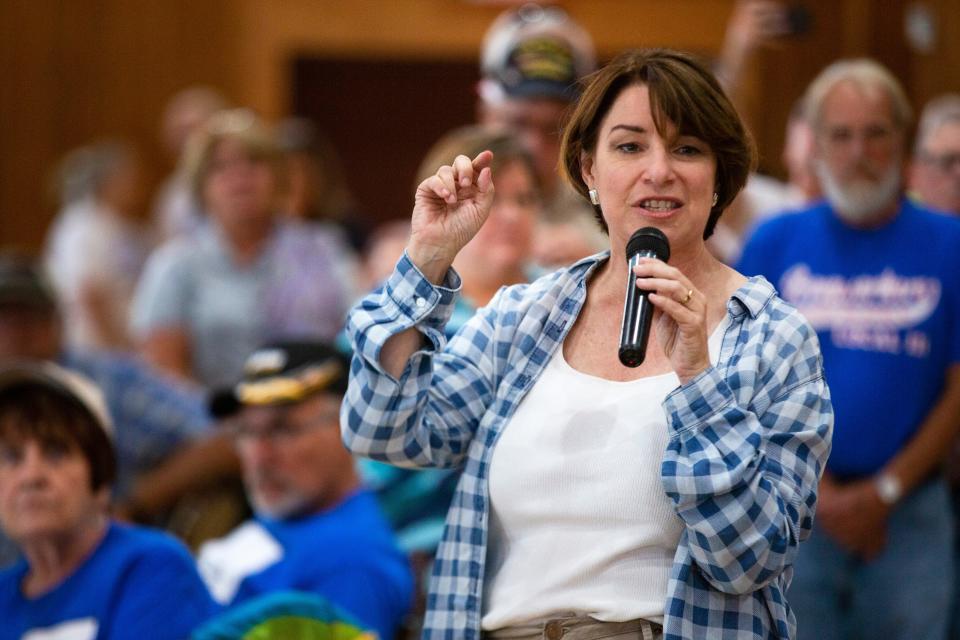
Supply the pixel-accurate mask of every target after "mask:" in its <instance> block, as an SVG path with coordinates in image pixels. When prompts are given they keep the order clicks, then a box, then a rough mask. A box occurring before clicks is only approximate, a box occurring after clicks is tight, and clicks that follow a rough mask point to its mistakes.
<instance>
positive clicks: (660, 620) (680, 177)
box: [342, 50, 833, 640]
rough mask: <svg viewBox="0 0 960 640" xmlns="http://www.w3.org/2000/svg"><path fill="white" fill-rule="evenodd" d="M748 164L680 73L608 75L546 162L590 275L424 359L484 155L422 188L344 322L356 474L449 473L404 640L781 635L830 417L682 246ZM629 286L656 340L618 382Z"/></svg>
mask: <svg viewBox="0 0 960 640" xmlns="http://www.w3.org/2000/svg"><path fill="white" fill-rule="evenodd" d="M749 140H750V139H749V136H748V134H747V132H746V131H745V129H744V127H743V125H742V123H741V121H740V119H739V118H738V116H737V114H736V111H735V110H734V108H733V107H732V105H731V104H730V102H729V100H728V99H727V97H726V96H725V95H724V94H723V91H722V90H721V89H720V87H719V85H718V84H717V82H716V80H715V79H714V78H713V76H712V75H711V74H710V73H709V72H708V71H707V70H706V69H705V67H704V66H703V65H702V64H701V63H699V62H698V61H696V60H695V59H694V58H692V57H690V56H688V55H686V54H683V53H679V52H673V51H667V50H650V51H637V52H630V53H627V54H624V55H622V56H620V57H618V58H617V59H616V60H614V61H613V62H611V63H610V64H609V65H608V66H607V67H605V68H604V69H603V70H601V71H599V72H598V73H597V74H595V75H594V76H592V77H591V80H590V83H589V85H588V86H587V88H586V89H585V91H584V94H583V96H582V97H581V99H580V101H579V103H578V105H577V107H576V109H575V111H574V113H573V115H572V118H571V121H570V123H569V125H568V128H567V130H566V132H565V134H564V143H563V157H564V167H565V169H566V173H567V177H568V178H569V179H570V180H571V181H572V182H573V184H574V186H575V187H576V188H577V189H578V190H579V191H580V193H582V194H584V195H588V194H589V197H590V199H591V201H592V202H593V203H594V204H595V207H596V211H597V215H598V217H599V219H600V220H601V224H602V225H603V226H604V227H605V228H606V229H607V230H608V232H609V237H610V249H609V253H608V254H601V255H598V256H593V257H591V258H587V259H585V260H582V261H580V262H578V263H576V264H574V265H572V266H571V267H568V268H566V269H561V270H560V271H557V272H555V273H553V274H550V275H548V276H545V277H543V278H541V279H539V280H538V281H536V282H534V283H533V284H530V285H518V286H514V287H509V288H507V289H504V290H502V291H501V292H500V293H498V294H497V295H496V296H495V297H494V299H493V300H491V302H490V304H489V305H488V306H487V307H485V308H484V309H481V310H480V311H479V312H478V313H477V315H476V316H474V317H473V318H472V319H471V320H470V321H469V322H468V323H467V324H466V325H465V326H464V327H463V328H462V329H461V330H460V332H459V333H458V334H457V335H456V336H455V337H454V338H453V339H451V340H450V341H449V343H445V341H444V339H443V335H442V332H441V328H442V327H443V324H444V321H445V319H446V317H447V314H448V313H449V310H450V307H451V304H452V302H453V300H454V299H455V298H456V294H457V291H458V289H459V288H460V279H459V276H458V275H457V274H456V272H455V271H453V270H452V269H451V265H452V264H453V262H454V259H455V257H456V256H457V254H458V253H459V251H460V249H461V248H462V247H463V246H464V245H465V244H466V242H467V241H468V240H469V239H470V238H471V237H473V235H475V234H476V233H477V232H478V230H479V229H480V227H481V225H482V224H483V222H484V219H485V218H486V217H487V215H488V212H489V208H490V204H491V202H492V200H493V197H494V191H493V181H492V175H491V170H490V168H489V165H490V162H491V156H490V154H489V153H487V152H484V153H481V154H479V155H478V156H477V157H476V158H474V159H473V160H471V159H470V158H466V157H463V156H461V157H458V158H457V159H456V160H455V161H454V163H453V164H452V165H448V166H443V167H441V168H440V169H439V170H438V171H437V173H436V174H435V175H433V176H431V177H430V178H428V179H427V180H425V181H424V182H423V183H421V185H420V187H419V188H418V190H417V195H416V204H415V206H414V211H413V217H412V226H413V232H412V234H411V239H410V243H409V244H408V246H407V250H406V253H405V255H404V257H403V258H402V259H401V260H400V262H399V263H398V265H397V269H396V271H395V272H394V273H393V275H392V276H391V277H390V279H389V280H388V281H387V283H386V285H385V286H384V287H383V289H382V290H381V291H379V292H378V293H376V294H374V295H372V296H370V297H369V298H367V299H366V300H364V301H363V302H362V303H361V304H360V305H359V306H358V307H357V308H356V309H354V310H353V312H352V313H351V315H350V316H349V318H348V332H349V333H350V334H351V336H352V338H353V340H354V344H355V345H356V355H355V361H354V365H353V378H352V380H351V386H350V389H349V391H348V394H347V397H346V399H345V402H344V406H343V411H342V423H343V427H344V441H345V443H346V444H347V446H348V447H350V448H351V449H352V450H353V451H355V452H357V453H361V454H364V455H368V456H372V457H376V458H379V459H382V460H386V461H388V462H393V463H397V464H404V465H419V466H441V467H455V468H461V469H463V474H462V476H461V478H460V482H459V485H458V487H457V494H456V496H455V498H454V501H453V505H452V507H451V510H450V513H449V514H448V516H447V526H446V528H445V531H444V539H443V541H442V542H441V545H440V548H439V550H438V554H437V560H436V563H435V566H434V575H433V582H432V584H431V590H432V594H431V597H430V599H429V604H430V608H429V610H428V612H427V615H426V621H425V627H426V628H425V632H424V637H425V638H443V637H458V638H466V639H468V640H469V639H474V640H476V639H477V638H479V637H480V636H481V635H482V634H485V635H486V636H487V637H492V638H500V637H510V638H543V637H547V638H559V637H560V636H561V635H563V636H564V637H566V638H613V637H615V638H641V637H642V638H651V637H660V636H661V634H662V635H663V637H666V638H670V639H675V640H679V639H681V638H706V637H709V638H748V637H749V638H754V637H755V638H772V637H780V638H789V637H791V636H792V635H793V634H794V630H795V622H794V619H793V616H792V615H791V613H790V608H789V606H788V605H787V603H786V599H785V591H786V588H787V585H788V583H789V579H790V575H791V571H790V567H791V564H792V562H793V561H794V558H795V557H796V554H797V549H798V545H799V542H800V541H801V540H802V539H803V538H805V537H806V536H807V535H808V534H809V532H810V526H811V524H812V520H813V510H814V505H815V503H816V489H817V480H818V477H819V475H820V473H821V471H822V468H823V464H824V462H825V461H826V458H827V454H828V453H829V449H830V440H829V438H830V433H831V429H832V415H833V414H832V410H831V405H830V402H829V393H828V390H827V387H826V384H825V382H824V379H823V371H822V368H821V362H820V352H819V345H818V343H817V340H816V336H815V334H814V332H813V330H812V329H811V327H810V326H809V324H808V323H807V322H806V321H805V320H804V319H803V318H802V317H801V316H800V315H799V314H798V313H797V312H796V311H795V310H794V309H793V308H792V307H790V306H788V305H787V304H785V303H784V302H783V301H782V300H780V299H779V298H777V296H776V294H775V292H774V290H773V288H772V287H771V286H770V285H769V284H768V283H767V282H766V281H764V280H762V279H760V278H756V279H749V280H748V279H747V278H745V277H743V276H742V275H740V274H739V273H737V272H735V271H733V270H732V269H730V268H729V267H726V266H725V265H723V264H722V263H720V262H719V261H717V260H716V259H715V258H713V257H712V256H711V254H710V253H709V252H708V251H707V249H706V247H705V245H704V239H705V238H706V237H708V236H709V235H710V233H711V231H712V230H713V227H714V225H715V224H716V221H717V218H718V217H719V216H720V214H721V213H722V212H723V209H724V207H726V206H727V205H728V204H729V203H730V201H731V200H732V199H733V198H734V196H735V195H736V194H737V192H738V190H739V189H740V188H741V187H742V186H743V183H744V181H745V180H746V176H747V174H748V172H749V170H750V167H751V165H752V162H753V157H754V155H753V150H752V146H751V144H750V141H749ZM648 226H652V227H655V228H657V229H659V230H660V231H662V232H663V234H665V236H666V237H667V238H668V240H669V243H670V246H671V247H672V251H671V254H672V255H671V257H670V260H669V264H667V263H664V262H662V261H660V260H656V259H645V260H643V261H642V262H641V263H640V264H639V265H638V266H637V267H636V268H635V269H634V271H633V273H631V274H630V277H629V278H628V274H627V267H626V255H625V254H626V252H625V248H624V246H625V244H626V242H627V240H628V238H630V237H631V235H632V234H633V233H634V231H636V230H637V229H638V228H641V227H648ZM634 276H636V277H637V279H636V281H635V284H636V286H637V287H639V288H641V289H643V290H645V291H648V292H649V300H650V303H652V304H653V305H654V307H655V308H656V317H655V319H654V323H653V327H652V331H651V337H650V344H649V346H648V349H647V355H646V359H645V360H644V361H643V363H642V364H641V365H640V366H638V367H636V368H627V367H625V366H623V365H622V364H621V363H620V362H619V360H618V357H617V346H618V336H619V330H620V327H619V323H620V317H621V311H622V310H623V308H624V297H625V284H627V283H633V282H634ZM625 281H626V282H625Z"/></svg>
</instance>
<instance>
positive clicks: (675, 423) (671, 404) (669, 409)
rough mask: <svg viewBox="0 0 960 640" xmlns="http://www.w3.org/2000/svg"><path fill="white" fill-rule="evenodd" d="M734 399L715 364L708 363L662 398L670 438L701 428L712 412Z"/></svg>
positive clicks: (689, 434) (687, 435)
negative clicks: (695, 374)
mask: <svg viewBox="0 0 960 640" xmlns="http://www.w3.org/2000/svg"><path fill="white" fill-rule="evenodd" d="M733 401H734V395H733V390H732V389H731V388H730V386H729V385H728V384H727V381H726V380H724V379H723V376H721V375H720V372H719V371H717V369H716V368H715V367H708V368H707V369H706V370H704V371H703V372H701V373H700V375H698V376H697V377H695V378H694V379H692V380H690V381H689V382H687V383H686V384H685V385H682V386H680V387H677V388H676V389H674V390H673V391H671V392H670V394H669V395H667V398H666V399H665V400H664V401H663V408H664V410H665V412H666V415H667V420H668V423H669V424H668V426H669V429H670V435H671V438H681V439H685V438H687V437H691V436H695V435H697V434H698V433H700V431H701V430H702V429H703V427H704V425H706V424H707V423H708V422H709V421H710V418H711V416H714V415H716V414H717V413H718V412H720V411H723V409H724V408H725V407H727V406H728V405H729V404H731V403H732V402H733Z"/></svg>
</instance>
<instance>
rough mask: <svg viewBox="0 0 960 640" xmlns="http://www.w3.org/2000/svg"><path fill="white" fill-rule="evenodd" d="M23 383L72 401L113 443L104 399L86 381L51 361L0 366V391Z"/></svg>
mask: <svg viewBox="0 0 960 640" xmlns="http://www.w3.org/2000/svg"><path fill="white" fill-rule="evenodd" d="M25 383H33V384H38V385H43V386H45V387H49V388H51V389H54V390H55V391H58V392H59V393H62V394H65V395H67V396H70V397H71V398H73V399H75V400H76V401H77V402H79V403H80V404H81V405H82V406H83V408H84V409H86V410H87V412H89V413H90V415H91V416H92V417H93V419H94V421H95V422H96V423H97V424H98V425H99V426H100V428H101V429H103V431H104V433H106V434H107V437H108V438H109V439H110V440H113V420H111V418H110V412H109V410H108V409H107V403H106V400H104V398H103V394H102V393H101V392H100V389H99V388H98V387H97V385H96V384H94V383H93V381H91V380H90V379H89V378H86V377H85V376H82V375H80V374H79V373H77V372H75V371H69V370H67V369H64V368H63V367H61V366H59V365H56V364H54V363H52V362H41V361H32V360H23V361H13V362H7V363H5V364H4V365H2V366H0V391H4V390H6V389H9V388H10V387H13V386H16V385H20V384H25Z"/></svg>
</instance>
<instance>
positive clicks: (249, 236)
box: [220, 221, 273, 265]
mask: <svg viewBox="0 0 960 640" xmlns="http://www.w3.org/2000/svg"><path fill="white" fill-rule="evenodd" d="M220 228H221V229H222V230H223V237H224V238H225V239H226V241H227V244H228V246H229V248H230V255H232V256H233V259H234V260H235V261H236V262H237V264H241V265H246V264H250V263H251V262H254V261H255V260H256V259H257V257H258V256H259V255H260V252H261V251H263V247H264V245H266V243H267V240H268V239H269V238H270V231H271V229H272V228H273V222H272V221H270V222H268V223H267V224H262V225H260V224H257V225H249V224H246V225H235V226H227V225H220Z"/></svg>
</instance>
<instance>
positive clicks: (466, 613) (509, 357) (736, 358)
mask: <svg viewBox="0 0 960 640" xmlns="http://www.w3.org/2000/svg"><path fill="white" fill-rule="evenodd" d="M606 258H607V256H605V255H603V254H600V255H597V256H593V257H591V258H586V259H584V260H581V261H580V262H578V263H576V264H574V265H573V266H571V267H569V268H566V269H562V270H560V271H557V272H554V273H552V274H550V275H547V276H544V277H543V278H540V279H539V280H537V281H536V282H534V283H532V284H529V285H517V286H512V287H508V288H505V289H502V290H501V291H500V292H499V293H498V294H497V295H496V296H495V297H494V299H493V300H492V301H491V302H490V304H489V305H488V306H487V307H485V308H484V309H481V310H480V311H479V312H478V313H477V315H476V316H474V317H473V318H472V319H471V320H470V321H469V322H468V323H467V324H466V325H464V327H463V328H462V329H461V330H460V331H459V332H458V333H457V334H456V335H455V336H454V337H453V338H452V339H451V340H450V341H449V343H447V341H446V340H445V338H444V335H443V326H444V323H445V322H446V320H447V318H448V317H449V314H450V312H451V310H452V307H453V303H454V300H455V297H456V295H457V292H458V290H459V287H460V279H459V276H458V275H457V274H456V272H454V271H453V270H450V271H449V272H448V274H447V276H446V280H445V282H444V285H443V286H439V287H438V286H434V285H433V284H431V283H430V282H429V281H428V280H426V279H425V278H424V277H423V275H422V274H421V273H420V272H419V271H418V270H417V269H416V267H414V265H413V264H412V262H410V260H409V258H408V257H407V256H404V257H403V258H401V260H400V262H399V263H398V265H397V269H396V270H395V271H394V273H393V275H392V276H391V277H390V278H389V279H388V280H387V281H386V283H385V284H384V285H383V286H382V287H381V288H380V289H378V290H377V291H375V292H374V293H372V294H370V295H369V296H367V297H366V298H365V299H363V300H362V301H361V302H360V303H359V304H358V305H357V306H356V307H355V308H354V309H353V311H352V312H351V313H350V316H349V318H348V321H347V334H348V336H349V337H350V340H351V342H352V343H353V345H354V353H355V355H354V359H353V363H352V366H351V378H350V387H349V389H348V391H347V395H346V398H345V399H344V404H343V408H342V410H341V423H342V425H343V438H344V442H345V443H346V445H347V446H348V447H349V448H350V449H351V450H352V451H353V452H355V453H357V454H360V455H364V456H368V457H372V458H375V459H378V460H383V461H386V462H390V463H393V464H397V465H400V466H417V467H429V466H434V467H446V468H458V469H462V475H461V477H460V481H459V484H458V485H457V490H456V494H455V496H454V500H453V504H452V505H451V508H450V512H449V513H448V515H447V520H446V524H445V527H444V533H443V540H442V542H441V544H440V548H439V549H438V551H437V558H436V561H435V563H434V568H433V577H432V580H431V585H430V594H429V596H428V599H427V613H426V618H425V620H424V632H423V638H424V639H425V640H441V639H444V640H461V639H462V640H479V638H480V618H481V613H482V605H481V596H482V593H483V580H484V565H485V559H486V545H487V527H488V522H489V509H490V500H489V495H488V490H487V475H488V472H489V466H490V459H491V454H492V450H493V447H494V446H495V444H496V442H497V438H498V436H499V434H500V432H501V430H502V429H503V427H504V425H505V424H506V423H507V422H508V420H509V418H510V416H512V415H513V413H514V411H516V409H517V406H518V405H519V404H520V402H521V401H522V400H523V398H524V396H525V395H526V393H527V391H529V390H530V388H531V386H532V385H533V384H534V383H535V382H536V380H537V378H538V377H539V375H540V374H541V372H542V371H543V370H544V368H545V366H546V364H547V362H548V361H549V360H550V358H551V357H552V356H553V354H554V353H555V352H556V350H557V349H558V348H559V347H560V346H561V345H562V343H563V340H564V338H565V336H566V335H567V332H568V331H569V330H570V328H571V327H572V326H573V324H574V322H575V320H576V318H577V316H578V314H579V313H580V310H581V309H582V307H583V304H584V301H585V300H586V294H587V279H588V278H589V276H590V274H591V273H592V272H593V271H594V270H595V269H596V267H597V266H598V265H599V264H601V263H602V262H603V261H604V260H606ZM727 313H728V314H729V319H730V323H729V327H728V329H727V330H726V331H725V333H724V336H723V340H722V344H721V348H720V358H719V361H718V364H717V365H716V366H714V367H710V368H708V369H707V370H706V371H704V372H703V373H701V374H700V375H699V376H697V377H696V378H694V379H693V380H690V381H689V382H688V383H686V384H685V385H683V386H680V387H678V388H676V389H675V390H673V391H672V392H671V393H670V394H669V395H668V396H667V398H666V399H665V400H664V403H663V410H664V412H665V418H666V422H667V429H668V430H669V436H670V438H669V445H668V447H667V449H666V451H665V452H664V456H663V463H662V465H661V469H660V475H661V482H662V484H663V488H664V491H665V492H666V494H667V495H668V496H669V497H670V499H671V500H672V502H673V504H674V507H675V509H676V512H677V515H678V516H679V517H680V518H681V520H682V521H683V525H684V530H683V533H682V534H681V537H680V542H679V546H678V548H677V552H676V555H675V557H674V563H673V569H672V571H671V575H670V581H669V586H668V590H667V593H666V594H665V598H666V600H665V606H664V634H665V638H666V639H667V640H681V639H685V638H702V637H710V638H718V639H726V638H730V639H733V638H737V639H740V638H791V637H794V635H795V628H796V623H795V619H794V616H793V614H792V613H791V611H790V608H789V606H788V604H787V601H786V598H785V592H786V589H787V586H788V584H789V582H790V578H791V576H792V564H793V562H794V560H795V558H796V554H797V550H798V546H799V543H800V541H801V540H803V539H805V538H806V537H807V536H808V535H809V534H810V530H811V527H812V525H813V513H814V507H815V505H816V496H817V482H818V479H819V477H820V475H821V472H822V470H823V467H824V464H825V462H826V459H827V455H828V454H829V452H830V435H831V432H832V428H833V411H832V408H831V404H830V395H829V390H828V388H827V385H826V382H825V380H824V377H823V369H822V365H821V358H820V348H819V343H818V342H817V338H816V334H815V333H814V331H813V329H812V328H811V327H810V325H809V324H808V323H807V321H806V320H805V319H804V318H803V317H802V316H801V315H800V314H799V313H798V312H797V311H796V310H795V309H794V308H793V307H791V306H790V305H788V304H787V303H785V302H784V301H782V300H781V299H780V298H778V297H777V296H776V295H775V292H774V290H773V287H772V286H771V285H770V284H769V283H768V282H767V281H766V280H763V279H762V278H753V279H751V280H749V281H748V282H747V283H746V284H745V285H744V286H743V287H741V288H740V289H739V290H738V291H736V292H735V293H734V294H733V296H732V297H731V298H730V300H729V301H728V302H727ZM413 326H416V327H417V329H418V330H419V331H421V332H422V333H423V335H424V337H425V340H424V347H423V348H422V349H421V350H419V351H417V352H416V353H414V354H413V356H411V358H410V360H409V362H408V363H407V366H406V368H405V370H404V372H403V373H402V375H401V377H400V379H399V380H397V379H396V378H394V377H392V376H390V375H389V374H387V373H386V372H385V371H384V370H383V368H382V367H381V366H380V364H379V359H380V358H379V356H380V349H381V347H382V346H383V345H384V343H385V342H386V341H387V339H388V338H389V337H390V336H393V335H395V334H397V333H400V332H402V331H404V330H405V329H408V328H410V327H413Z"/></svg>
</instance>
